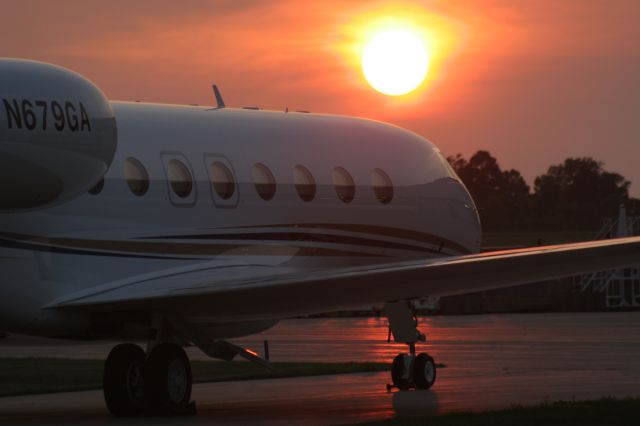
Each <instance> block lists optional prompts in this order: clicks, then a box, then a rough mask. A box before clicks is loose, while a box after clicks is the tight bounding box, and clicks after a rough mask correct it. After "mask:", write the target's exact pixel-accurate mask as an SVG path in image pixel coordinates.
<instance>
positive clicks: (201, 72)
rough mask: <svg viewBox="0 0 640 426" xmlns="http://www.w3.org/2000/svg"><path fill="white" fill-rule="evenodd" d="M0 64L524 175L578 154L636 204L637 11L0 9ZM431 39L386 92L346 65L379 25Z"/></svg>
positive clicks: (0, 5) (376, 6)
mask: <svg viewBox="0 0 640 426" xmlns="http://www.w3.org/2000/svg"><path fill="white" fill-rule="evenodd" d="M0 11H1V13H0V55H2V56H12V57H22V58H29V59H37V60H43V61H48V62H52V63H56V64H59V65H63V66H66V67H69V68H72V69H74V70H76V71H78V72H80V73H82V74H84V75H85V76H87V77H89V78H90V79H91V80H93V81H94V82H95V83H96V84H98V85H99V86H100V87H101V88H102V90H103V91H104V92H105V93H106V94H107V95H108V96H109V97H110V98H111V99H123V100H145V101H156V102H169V103H199V104H210V103H211V102H212V95H211V92H210V84H211V83H212V82H215V83H217V84H218V85H219V86H220V87H221V90H222V93H223V95H224V97H225V101H226V102H227V104H228V105H231V106H245V105H258V106H260V107H263V108H269V109H284V107H285V106H288V107H289V108H290V109H307V110H311V111H314V112H331V113H338V114H348V115H357V116H364V117H369V118H375V119H380V120H384V121H389V122H392V123H394V124H398V125H401V126H403V127H407V128H409V129H411V130H414V131H416V132H417V133H419V134H421V135H423V136H425V137H427V138H428V139H430V140H432V141H433V142H434V143H436V144H437V145H438V146H439V147H440V148H441V149H442V151H443V152H445V153H446V154H455V153H458V152H461V153H463V154H464V155H465V156H468V155H470V154H471V153H473V152H475V151H476V150H478V149H488V150H490V151H491V152H492V153H493V154H494V155H495V156H496V157H497V158H498V160H499V161H500V163H501V165H502V166H503V167H506V168H511V167H513V168H516V169H518V170H520V171H521V172H523V174H524V175H525V177H526V178H527V180H528V182H529V183H530V184H532V183H533V182H532V181H533V177H535V176H536V175H537V174H540V173H542V172H544V171H546V168H547V167H548V166H549V165H551V164H554V163H558V162H560V161H562V160H563V159H564V158H566V157H568V156H585V155H589V156H593V157H595V158H597V159H599V160H602V161H604V162H605V163H606V165H607V168H608V169H610V170H614V171H618V172H620V173H622V174H623V175H625V176H626V177H627V178H629V179H631V180H632V181H633V182H635V184H634V185H633V186H632V192H633V193H634V194H635V195H636V196H637V195H640V167H638V165H637V164H638V160H637V159H638V158H640V26H639V25H638V22H640V1H636V0H610V1H600V0H591V1H582V0H513V1H507V0H505V1H498V0H458V1H456V0H448V1H444V0H442V1H438V0H432V1H420V2H409V1H403V2H392V1H379V2H373V1H360V2H357V1H347V0H341V1H329V0H326V1H318V2H313V1H291V0H289V1H257V0H252V1H204V0H202V1H193V0H192V1H185V2H178V1H173V0H172V1H166V0H155V1H131V0H129V1H124V0H109V1H93V0H77V1H76V0H67V1H64V2H62V1H61V2H57V1H56V2H54V1H44V0H43V1H32V0H21V1H19V2H18V1H11V0H6V1H5V0H0ZM389 20H391V21H394V22H405V23H407V24H408V25H412V26H414V27H417V28H420V29H421V31H424V32H425V34H427V35H428V37H429V39H430V40H431V42H432V43H433V48H434V52H433V55H434V56H433V58H432V63H431V67H430V73H429V76H428V78H427V81H426V83H425V84H424V85H423V86H422V87H421V88H420V89H419V90H418V91H417V92H416V93H414V94H413V95H411V96H406V97H401V98H390V97H388V96H385V95H382V94H380V93H378V92H375V91H374V90H373V89H371V88H370V87H369V86H368V85H367V84H366V82H365V80H364V78H363V77H362V74H361V72H360V69H359V66H358V63H357V53H358V49H360V48H361V46H362V43H363V40H365V39H366V37H367V35H368V34H369V33H371V32H372V31H373V30H375V28H377V27H378V26H379V25H381V23H382V24H384V22H386V21H389Z"/></svg>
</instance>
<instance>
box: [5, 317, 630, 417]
mask: <svg viewBox="0 0 640 426" xmlns="http://www.w3.org/2000/svg"><path fill="white" fill-rule="evenodd" d="M377 321H378V320H375V319H353V320H333V319H330V320H312V321H311V322H307V323H304V322H303V323H300V322H295V321H291V322H285V323H284V324H282V325H281V326H278V327H280V329H278V327H276V329H274V330H273V331H272V332H271V334H269V335H268V337H269V338H271V339H272V341H275V342H279V343H278V344H276V345H275V352H273V353H274V355H276V356H277V357H281V355H282V354H284V353H289V354H290V355H291V356H292V357H293V358H295V359H296V360H312V358H313V356H312V354H313V353H314V350H315V351H316V352H315V354H316V355H315V359H314V360H322V359H324V360H326V361H338V360H345V359H350V360H354V361H362V360H364V359H363V357H360V359H358V357H357V355H358V354H359V353H360V354H363V353H365V354H366V352H360V351H362V350H363V349H364V347H365V346H370V345H368V344H365V343H364V342H370V341H375V342H378V343H380V341H379V339H380V338H382V337H386V336H385V335H386V330H385V329H384V327H383V328H382V331H377V330H378V329H379V325H380V324H379V322H377ZM425 322H426V323H428V325H429V329H430V330H431V333H430V334H431V336H432V344H431V345H427V346H426V347H425V349H428V350H429V352H430V353H432V354H434V355H435V357H436V361H438V362H443V363H444V364H446V367H445V368H441V369H439V370H438V379H437V383H436V385H435V386H434V388H433V389H432V390H429V391H403V392H399V391H392V392H387V390H386V388H385V384H386V383H387V382H388V381H389V375H388V373H386V372H384V373H359V374H347V375H335V376H319V377H302V378H293V379H269V380H256V381H238V382H227V383H209V384H197V385H195V386H194V390H193V398H194V400H195V401H196V404H197V411H198V414H197V415H196V416H191V417H177V418H135V419H116V418H113V417H111V416H110V415H109V414H108V412H107V411H106V408H105V407H104V402H103V397H102V392H101V391H90V392H74V393H64V394H50V395H36V396H19V397H5V398H0V424H20V425H31V424H69V425H75V424H77V425H80V424H89V423H91V424H119V425H120V424H122V425H128V424H132V425H133V424H135V425H145V424H154V425H155V424H161V425H164V424H167V425H171V424H194V425H200V424H207V425H209V424H212V423H213V424H216V425H218V424H220V425H254V424H255V425H290V424H305V425H316V424H317V425H327V424H353V423H359V422H365V421H372V420H383V419H387V418H392V417H396V416H416V415H435V414H440V413H447V412H452V411H469V410H471V411H484V410H489V409H498V408H506V407H509V406H512V405H514V404H522V405H531V404H539V403H543V402H545V401H556V400H571V399H576V400H582V399H595V398H601V397H608V396H615V397H619V398H623V397H628V396H635V397H639V396H640V313H620V314H553V315H550V314H538V315H533V314H532V315H529V314H527V315H485V316H467V317H433V318H429V319H428V321H425ZM301 325H304V326H303V327H302V328H303V330H306V331H307V332H308V333H304V332H302V331H301V330H300V327H301ZM296 328H297V329H298V335H299V337H300V339H301V340H303V341H306V342H307V343H306V344H300V346H299V348H298V349H299V350H298V351H296V350H295V347H294V346H286V345H284V342H285V341H289V342H290V341H291V340H292V337H295V335H292V334H291V332H292V330H294V329H296ZM329 329H332V330H335V329H339V330H341V334H340V336H341V337H339V338H337V337H336V336H335V335H333V336H332V337H330V338H329V337H325V339H324V341H322V339H319V337H317V336H320V335H321V334H323V333H324V332H326V331H327V330H329ZM323 330H324V331H323ZM373 330H376V331H375V332H374V331H373ZM427 331H429V330H427ZM316 332H317V333H318V334H317V335H316V334H314V333H316ZM369 332H371V333H376V334H375V335H373V334H370V333H369ZM352 334H353V335H352ZM356 335H358V336H361V339H357V338H356ZM314 336H316V337H314ZM345 336H346V337H345ZM263 337H264V336H258V338H263ZM280 337H282V339H283V340H280ZM285 337H288V340H286V339H285ZM343 337H344V338H345V339H346V341H345V339H343ZM318 339H319V341H318ZM348 341H354V342H355V343H353V346H354V347H350V346H349V345H348V344H346V342H348ZM8 342H9V340H7V343H8ZM258 342H259V340H256V343H258ZM314 342H315V343H314ZM331 342H333V343H331ZM358 342H361V343H362V345H360V344H359V343H358ZM23 343H24V342H23ZM316 344H317V346H315V345H316ZM376 344H377V343H376ZM290 345H293V343H290ZM18 346H19V345H18ZM18 346H16V345H13V346H11V345H8V344H5V346H4V347H3V346H2V345H0V356H6V355H4V349H5V348H6V347H12V348H13V349H12V350H11V351H9V352H11V353H15V351H16V348H17V347H18ZM36 346H38V347H40V348H42V347H43V346H42V343H40V344H38V345H36ZM283 346H284V347H286V349H287V350H286V351H283ZM309 346H311V347H309ZM320 347H323V348H324V352H318V349H319V348H320ZM383 347H384V349H383ZM389 347H390V348H389ZM26 348H27V349H28V347H26ZM278 348H279V349H278ZM376 348H378V346H375V345H374V346H372V350H371V351H370V352H369V353H368V355H367V356H368V357H371V358H366V359H370V360H380V359H378V358H379V357H385V358H386V357H388V356H389V355H391V354H393V353H395V352H397V351H398V350H399V349H402V348H401V347H398V346H396V345H388V344H386V343H384V342H382V343H381V346H380V347H379V348H378V349H379V351H380V352H376V350H377V349H376ZM292 350H293V354H291V351H292ZM280 351H283V352H282V353H281V352H280ZM27 352H28V351H27ZM324 355H326V356H324ZM354 355H355V356H354ZM387 359H389V358H387ZM278 360H291V358H289V359H282V358H279V359H278Z"/></svg>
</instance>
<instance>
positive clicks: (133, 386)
mask: <svg viewBox="0 0 640 426" xmlns="http://www.w3.org/2000/svg"><path fill="white" fill-rule="evenodd" d="M191 384H192V381H191V365H190V364H189V359H188V358H187V354H186V353H185V351H184V349H182V346H180V345H178V344H176V343H169V342H165V343H160V344H158V345H156V346H155V347H154V348H153V349H152V350H151V351H150V352H149V355H148V356H147V355H146V354H145V352H144V350H143V349H142V348H141V347H140V346H137V345H134V344H132V343H123V344H120V345H118V346H116V347H115V348H113V349H112V350H111V353H110V354H109V357H108V358H107V362H106V364H105V368H104V376H103V388H104V399H105V401H106V403H107V407H108V408H109V411H110V412H111V413H112V414H113V415H115V416H117V417H128V416H137V415H140V414H145V415H184V414H193V413H195V404H194V403H192V402H191Z"/></svg>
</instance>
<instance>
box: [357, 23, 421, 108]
mask: <svg viewBox="0 0 640 426" xmlns="http://www.w3.org/2000/svg"><path fill="white" fill-rule="evenodd" d="M428 68H429V54H428V52H427V48H426V46H425V44H424V42H423V41H422V40H421V39H420V37H418V36H417V35H416V34H413V33H412V32H410V31H408V30H391V31H385V32H382V33H379V34H378V35H376V36H375V37H373V39H372V40H371V41H370V42H369V43H368V44H367V45H366V46H365V48H364V51H363V53H362V72H363V73H364V76H365V78H366V79H367V81H368V82H369V84H370V85H371V86H372V87H373V88H374V89H376V90H377V91H378V92H381V93H384V94H385V95H392V96H398V95H404V94H407V93H409V92H411V91H413V90H415V89H416V88H417V87H418V86H419V85H420V83H422V81H423V80H424V79H425V77H426V75H427V70H428Z"/></svg>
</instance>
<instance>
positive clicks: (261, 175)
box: [253, 163, 276, 201]
mask: <svg viewBox="0 0 640 426" xmlns="http://www.w3.org/2000/svg"><path fill="white" fill-rule="evenodd" d="M253 182H254V184H255V186H256V192H257V193H258V195H259V196H260V198H262V199H263V200H265V201H269V200H270V199H272V198H273V197H274V196H275V195H276V179H275V178H274V177H273V173H271V170H269V168H268V167H267V166H265V165H264V164H261V163H256V164H255V165H254V166H253Z"/></svg>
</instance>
